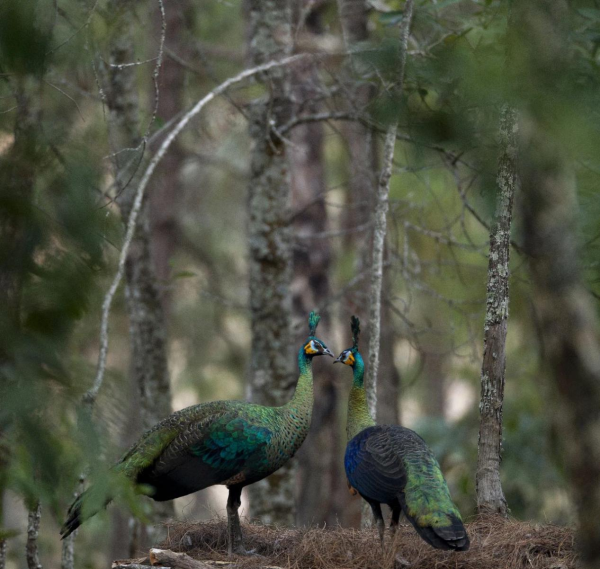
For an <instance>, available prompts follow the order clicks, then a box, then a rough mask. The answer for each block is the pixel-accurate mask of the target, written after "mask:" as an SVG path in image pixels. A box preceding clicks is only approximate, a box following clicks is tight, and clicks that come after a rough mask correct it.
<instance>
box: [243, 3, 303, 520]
mask: <svg viewBox="0 0 600 569" xmlns="http://www.w3.org/2000/svg"><path fill="white" fill-rule="evenodd" d="M247 7H248V10H247V14H248V17H249V34H248V37H249V41H250V45H249V55H250V58H251V62H252V64H254V65H258V64H260V63H265V62H267V61H270V60H277V59H281V58H283V57H286V56H288V55H289V54H290V53H291V49H292V39H291V9H290V3H289V0H248V6H247ZM263 81H264V82H265V84H266V86H267V89H268V92H269V93H270V97H269V100H268V102H266V103H257V104H256V105H254V107H253V109H252V110H251V113H250V136H251V138H252V141H253V143H254V148H253V150H252V163H251V179H250V185H249V187H248V241H249V248H250V255H249V257H250V258H249V276H250V282H249V286H250V308H251V329H252V348H251V362H250V384H249V388H250V397H251V400H252V401H254V402H255V403H260V404H263V405H281V404H283V403H284V402H286V401H287V400H288V399H289V398H290V397H291V394H292V391H293V388H294V384H295V369H296V365H295V358H294V353H295V350H293V347H294V346H293V343H292V334H291V314H292V306H291V294H290V285H291V279H292V263H291V261H292V258H291V257H292V256H291V232H290V227H289V215H290V181H289V171H288V163H287V156H286V150H287V149H286V144H285V142H284V141H283V140H282V139H281V138H280V137H279V136H278V135H277V134H276V132H275V130H276V128H277V127H278V126H280V125H283V124H285V123H286V122H287V120H288V119H289V115H290V96H289V94H290V85H289V78H288V71H287V69H286V68H285V67H281V68H276V69H273V70H272V71H269V72H268V73H266V74H265V76H264V77H263ZM294 472H295V467H294V462H293V461H290V462H288V464H287V465H286V466H284V467H283V468H281V469H280V470H278V471H277V472H276V473H274V474H273V475H271V476H270V477H269V478H267V479H266V480H262V481H261V482H259V483H257V484H253V485H252V486H251V487H250V488H249V492H250V497H251V508H252V515H253V516H254V517H258V518H260V519H261V520H262V521H264V522H269V523H280V524H292V523H293V522H294V478H295V474H294Z"/></svg>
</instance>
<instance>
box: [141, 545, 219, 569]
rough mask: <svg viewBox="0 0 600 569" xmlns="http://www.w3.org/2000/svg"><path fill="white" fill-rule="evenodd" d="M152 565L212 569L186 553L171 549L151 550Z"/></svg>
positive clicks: (183, 568) (185, 568)
mask: <svg viewBox="0 0 600 569" xmlns="http://www.w3.org/2000/svg"><path fill="white" fill-rule="evenodd" d="M150 563H152V565H157V564H158V563H162V564H163V565H167V566H168V567H178V568H179V569H210V568H211V566H210V565H207V564H206V563H203V562H202V561H198V560H196V559H193V558H192V557H190V556H189V555H186V554H185V553H175V552H174V551H171V550H170V549H151V550H150Z"/></svg>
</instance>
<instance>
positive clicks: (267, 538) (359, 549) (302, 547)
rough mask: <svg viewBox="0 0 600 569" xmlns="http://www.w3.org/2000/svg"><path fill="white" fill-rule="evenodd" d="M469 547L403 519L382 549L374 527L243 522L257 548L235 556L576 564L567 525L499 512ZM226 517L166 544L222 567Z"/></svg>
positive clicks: (172, 530) (475, 565) (512, 567)
mask: <svg viewBox="0 0 600 569" xmlns="http://www.w3.org/2000/svg"><path fill="white" fill-rule="evenodd" d="M466 525H467V529H468V532H469V536H470V538H471V549H470V550H469V551H468V552H464V553H454V552H445V551H438V550H435V549H433V548H431V547H430V546H429V545H427V544H426V543H425V542H424V541H422V540H421V539H420V538H419V537H418V536H417V534H416V533H415V531H414V530H413V529H412V527H410V526H408V525H402V526H400V528H399V530H398V533H397V535H396V539H395V541H394V543H393V544H392V543H391V540H390V538H389V534H388V535H386V538H387V540H386V547H385V552H383V553H382V551H381V547H380V545H379V538H378V535H377V532H376V530H355V529H344V528H339V527H338V528H308V529H282V528H276V527H270V526H261V525H255V524H244V526H243V531H244V540H245V545H246V547H247V548H249V549H254V550H255V552H256V553H257V554H259V555H256V556H251V557H237V558H235V560H234V566H235V567H236V568H238V567H239V568H240V569H258V568H259V567H280V568H285V569H402V568H404V567H406V568H408V567H410V568H411V569H426V568H427V569H431V568H436V569H446V568H447V569H450V568H452V569H516V568H519V569H520V568H525V567H527V568H529V569H542V568H544V569H571V568H574V567H575V562H576V554H575V551H574V532H573V530H572V529H570V528H565V527H559V526H554V525H541V524H534V523H528V522H519V521H515V520H505V519H503V518H498V517H481V518H478V519H476V520H475V521H473V522H471V523H469V524H466ZM226 528H227V525H226V523H225V521H211V522H202V523H180V522H178V523H170V524H167V530H168V538H167V540H166V541H165V542H164V543H163V544H162V545H161V547H163V548H167V549H171V550H173V551H177V552H185V553H187V554H188V555H190V556H191V557H193V558H195V559H199V560H203V561H205V562H209V563H211V562H212V563H211V564H214V565H218V566H220V567H227V565H229V563H227V564H225V563H223V562H225V561H232V560H229V559H228V558H227V553H226V551H227V537H226V536H227V534H226Z"/></svg>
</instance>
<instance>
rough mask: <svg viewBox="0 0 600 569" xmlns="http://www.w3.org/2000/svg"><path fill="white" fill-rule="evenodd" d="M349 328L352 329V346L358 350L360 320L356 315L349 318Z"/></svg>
mask: <svg viewBox="0 0 600 569" xmlns="http://www.w3.org/2000/svg"><path fill="white" fill-rule="evenodd" d="M350 330H352V348H353V349H356V350H358V338H359V336H360V320H359V319H358V317H356V316H352V317H351V318H350Z"/></svg>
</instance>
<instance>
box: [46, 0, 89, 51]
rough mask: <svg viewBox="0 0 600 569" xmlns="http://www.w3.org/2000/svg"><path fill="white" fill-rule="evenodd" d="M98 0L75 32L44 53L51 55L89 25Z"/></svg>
mask: <svg viewBox="0 0 600 569" xmlns="http://www.w3.org/2000/svg"><path fill="white" fill-rule="evenodd" d="M99 1H100V0H96V1H95V2H94V5H93V6H92V9H91V10H90V13H89V15H88V17H87V19H86V21H85V23H84V24H83V26H81V27H80V28H78V29H77V30H76V31H75V32H73V34H71V35H70V36H69V37H68V38H67V39H66V40H65V41H63V42H62V43H59V44H58V45H57V46H56V47H53V48H52V49H51V50H50V51H48V52H46V55H52V54H53V53H54V52H55V51H57V50H59V49H60V48H61V47H62V46H63V45H66V44H68V43H69V42H70V41H71V40H72V39H73V38H74V37H75V36H76V35H77V34H78V33H79V32H80V31H81V30H83V29H85V28H87V27H88V26H89V25H90V22H91V21H92V17H93V15H94V12H95V11H96V6H98V2H99Z"/></svg>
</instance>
